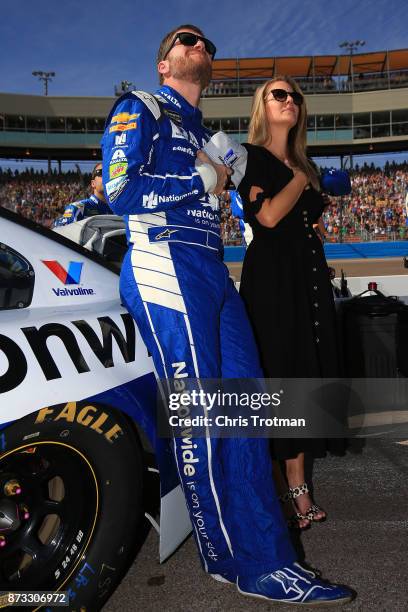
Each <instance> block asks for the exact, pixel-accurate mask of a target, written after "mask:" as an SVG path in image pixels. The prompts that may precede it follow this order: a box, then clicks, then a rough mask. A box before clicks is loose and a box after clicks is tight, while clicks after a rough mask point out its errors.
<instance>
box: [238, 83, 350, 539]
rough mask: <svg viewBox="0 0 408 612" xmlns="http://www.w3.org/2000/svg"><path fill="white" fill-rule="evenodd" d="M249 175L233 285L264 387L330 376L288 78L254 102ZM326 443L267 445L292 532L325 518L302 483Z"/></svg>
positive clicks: (317, 246)
mask: <svg viewBox="0 0 408 612" xmlns="http://www.w3.org/2000/svg"><path fill="white" fill-rule="evenodd" d="M248 139H249V143H250V144H248V145H245V146H246V148H247V150H248V165H247V170H246V174H245V177H244V179H243V181H242V182H241V184H240V186H239V191H240V193H241V196H242V199H243V202H244V210H245V218H246V219H247V221H248V222H249V224H250V225H251V227H252V230H253V235H254V237H253V241H252V242H251V244H250V245H249V247H248V249H247V252H246V255H245V260H244V265H243V270H242V277H241V295H242V297H243V298H244V301H245V303H246V307H247V311H248V314H249V316H250V319H251V321H252V325H253V329H254V331H255V336H256V339H257V342H258V347H259V349H260V353H261V359H262V365H263V369H264V372H265V375H266V376H267V377H274V378H275V377H283V378H285V377H287V378H294V377H301V378H309V377H310V378H320V377H336V376H337V375H338V374H339V359H338V350H337V340H336V327H335V325H336V323H335V311H334V303H333V297H332V289H331V285H330V281H329V274H328V267H327V263H326V259H325V256H324V251H323V247H322V244H321V241H320V240H319V238H318V237H317V235H316V233H315V231H314V230H313V224H314V223H316V222H317V221H318V219H319V217H320V216H321V214H322V212H323V209H324V207H325V202H324V199H323V197H322V195H321V194H320V193H319V190H320V188H319V177H318V174H317V171H316V167H315V166H314V164H312V163H311V162H310V161H309V160H308V159H307V157H306V152H305V145H306V106H305V101H304V98H303V95H302V93H301V90H300V88H299V87H298V85H297V84H296V82H295V81H294V80H293V79H292V78H290V77H286V76H285V77H276V78H274V79H272V80H270V81H267V82H266V83H265V84H264V85H262V86H261V87H259V88H258V90H257V91H256V93H255V96H254V99H253V104H252V114H251V121H250V126H249V138H248ZM327 444H328V443H327V441H326V440H323V439H321V440H307V439H273V440H272V441H271V448H272V453H273V457H274V458H275V459H278V460H284V462H285V477H286V480H287V483H288V486H289V490H288V491H287V493H286V496H285V499H286V500H288V499H291V500H292V501H293V504H294V506H295V512H296V513H295V516H294V522H295V526H296V527H299V528H305V527H307V526H309V525H310V524H311V522H313V521H320V520H323V519H324V518H325V517H326V513H325V511H324V510H322V508H320V507H319V506H317V505H316V504H315V503H314V502H313V500H312V497H311V494H310V491H309V489H308V485H307V483H306V482H305V472H304V462H305V453H306V452H307V453H310V454H311V455H313V456H319V455H320V456H322V455H324V454H325V452H326V447H327Z"/></svg>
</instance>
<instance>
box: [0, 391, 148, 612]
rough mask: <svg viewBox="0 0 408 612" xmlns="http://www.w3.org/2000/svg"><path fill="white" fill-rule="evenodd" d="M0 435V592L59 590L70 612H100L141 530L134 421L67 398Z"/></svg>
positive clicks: (140, 485)
mask: <svg viewBox="0 0 408 612" xmlns="http://www.w3.org/2000/svg"><path fill="white" fill-rule="evenodd" d="M2 440H3V452H2V454H1V456H0V591H10V592H21V591H39V592H45V591H53V592H57V591H58V592H62V591H68V596H69V602H70V603H69V610H80V609H82V610H83V609H88V610H92V612H94V611H97V610H100V609H101V607H102V606H103V604H104V603H105V602H106V600H107V599H108V597H109V596H110V594H111V593H112V592H113V590H114V589H115V587H116V586H117V584H118V583H119V581H120V580H121V578H122V577H123V575H124V573H125V572H126V570H127V568H128V566H129V564H130V562H131V561H132V559H133V557H134V554H135V552H136V551H137V548H138V547H139V546H140V544H141V542H142V539H143V537H144V536H145V533H146V526H145V522H144V520H143V514H144V509H143V475H144V466H143V460H142V452H141V448H140V443H139V440H138V436H137V434H136V433H135V431H134V429H133V427H131V426H130V424H129V422H128V420H127V417H125V416H124V415H123V414H121V413H119V412H117V411H114V410H112V409H111V408H109V407H107V406H105V405H101V404H92V405H89V404H87V403H86V402H82V403H81V402H70V403H68V404H62V405H57V406H53V407H50V408H44V409H42V410H40V411H38V412H37V413H35V414H33V415H29V416H27V417H25V418H23V419H21V420H19V421H16V422H14V423H13V424H12V425H11V426H9V427H8V428H7V429H6V430H3V432H2ZM42 602H44V599H43V600H42ZM32 604H33V605H32V606H30V607H29V608H27V609H38V608H39V607H41V606H38V605H34V604H35V602H34V601H32ZM0 607H1V606H0ZM46 607H47V610H53V609H54V608H53V605H52V602H51V601H50V602H49V604H48V605H47V606H46ZM57 609H60V608H57V607H55V610H57Z"/></svg>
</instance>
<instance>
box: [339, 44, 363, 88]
mask: <svg viewBox="0 0 408 612" xmlns="http://www.w3.org/2000/svg"><path fill="white" fill-rule="evenodd" d="M364 45H365V40H354V41H351V42H349V41H347V40H345V41H344V42H342V43H340V44H339V47H340V48H341V49H347V51H348V52H349V53H350V72H351V91H354V70H353V53H354V52H355V51H357V49H358V48H359V47H364Z"/></svg>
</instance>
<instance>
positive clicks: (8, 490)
mask: <svg viewBox="0 0 408 612" xmlns="http://www.w3.org/2000/svg"><path fill="white" fill-rule="evenodd" d="M21 491H22V489H21V486H20V483H19V482H18V481H17V480H9V481H8V482H6V484H5V485H4V493H5V494H6V495H7V496H8V497H11V496H12V495H20V494H21Z"/></svg>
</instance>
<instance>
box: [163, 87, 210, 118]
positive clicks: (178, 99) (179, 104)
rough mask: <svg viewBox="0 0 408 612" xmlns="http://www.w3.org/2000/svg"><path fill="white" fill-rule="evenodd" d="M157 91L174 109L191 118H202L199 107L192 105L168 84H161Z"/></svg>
mask: <svg viewBox="0 0 408 612" xmlns="http://www.w3.org/2000/svg"><path fill="white" fill-rule="evenodd" d="M157 93H158V94H159V95H161V96H163V97H164V98H165V100H166V102H168V103H169V104H170V105H171V106H172V108H174V110H175V111H178V112H180V111H182V113H183V115H185V116H186V115H187V116H189V117H191V118H193V119H198V120H199V121H200V122H201V120H202V113H201V111H200V109H199V108H196V107H195V106H192V105H191V104H190V102H187V100H186V99H185V98H183V96H182V95H181V94H179V92H178V91H177V90H175V89H173V88H172V87H169V86H168V85H162V86H161V87H160V89H158V90H157Z"/></svg>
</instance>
